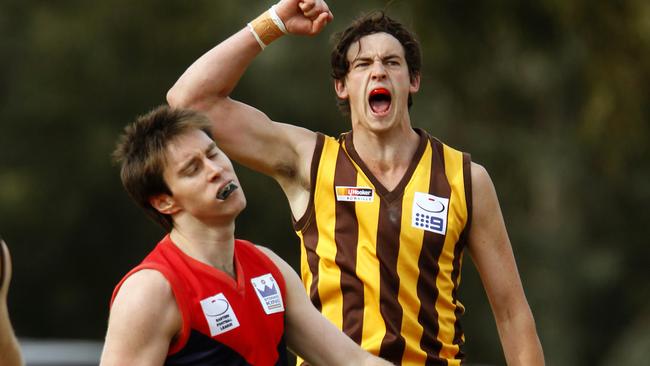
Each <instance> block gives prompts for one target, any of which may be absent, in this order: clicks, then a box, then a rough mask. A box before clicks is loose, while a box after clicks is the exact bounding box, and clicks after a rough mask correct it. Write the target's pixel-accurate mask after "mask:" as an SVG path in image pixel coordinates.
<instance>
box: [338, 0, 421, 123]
mask: <svg viewBox="0 0 650 366" xmlns="http://www.w3.org/2000/svg"><path fill="white" fill-rule="evenodd" d="M381 32H384V33H388V34H390V35H391V36H393V37H395V38H396V39H397V40H398V41H399V43H400V44H401V45H402V47H404V57H405V58H406V64H407V66H408V69H409V76H410V78H411V81H413V80H414V79H415V78H416V77H417V76H418V75H420V68H421V66H422V56H421V52H420V44H419V43H418V41H417V39H416V38H415V35H414V34H413V33H411V32H410V31H409V30H408V29H406V28H405V27H404V26H403V25H402V24H401V23H399V22H397V21H395V20H393V19H392V18H390V17H389V16H387V15H386V14H385V13H384V12H383V11H373V12H371V13H368V14H365V15H362V16H361V17H359V18H357V19H356V20H355V21H354V22H353V23H352V24H351V25H350V26H349V27H348V28H347V29H346V30H344V31H343V32H340V33H337V34H335V35H334V41H335V42H336V45H335V46H334V49H333V50H332V55H331V63H332V77H333V78H334V80H341V81H343V80H344V79H345V76H346V75H347V74H348V71H349V69H350V63H349V62H348V58H347V53H348V49H349V48H350V46H351V45H352V44H353V43H355V42H357V41H359V39H361V37H364V36H367V35H370V34H374V33H381ZM337 104H338V107H339V109H340V110H341V112H343V113H344V114H349V113H350V102H349V101H348V100H347V99H340V98H339V99H338V103H337ZM412 104H413V100H412V98H411V95H410V94H409V98H408V106H409V107H410V106H411V105H412Z"/></svg>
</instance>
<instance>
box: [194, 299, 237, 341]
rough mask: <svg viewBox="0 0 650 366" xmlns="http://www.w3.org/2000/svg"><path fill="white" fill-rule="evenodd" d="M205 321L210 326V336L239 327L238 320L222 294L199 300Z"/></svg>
mask: <svg viewBox="0 0 650 366" xmlns="http://www.w3.org/2000/svg"><path fill="white" fill-rule="evenodd" d="M201 308H202V309H203V315H205V320H207V321H208V325H209V326H210V335H211V336H216V335H217V334H221V333H225V332H227V331H230V330H233V329H235V328H237V327H238V326H239V320H237V316H235V312H234V311H233V309H232V307H231V306H230V302H228V299H226V297H225V296H224V295H223V293H219V294H216V295H214V296H210V297H206V298H205V299H203V300H201Z"/></svg>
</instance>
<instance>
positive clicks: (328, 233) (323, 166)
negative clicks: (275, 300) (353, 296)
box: [314, 139, 343, 329]
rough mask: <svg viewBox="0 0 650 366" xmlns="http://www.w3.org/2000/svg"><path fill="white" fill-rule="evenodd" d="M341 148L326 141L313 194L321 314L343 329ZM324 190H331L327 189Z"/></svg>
mask: <svg viewBox="0 0 650 366" xmlns="http://www.w3.org/2000/svg"><path fill="white" fill-rule="evenodd" d="M338 149H339V146H338V144H336V143H331V141H329V139H326V141H325V145H324V146H323V153H322V155H321V159H320V163H319V169H320V171H319V173H318V176H317V178H316V185H315V187H317V188H316V192H315V193H314V210H315V212H316V213H317V214H316V225H317V227H318V245H317V246H316V254H317V255H318V257H319V258H320V260H319V261H318V294H319V295H320V298H321V299H328V300H327V301H323V302H322V309H321V312H322V313H323V315H324V316H325V317H326V318H327V319H329V320H330V321H331V322H332V323H334V325H335V326H336V327H337V328H339V329H343V296H342V294H341V286H340V278H341V270H340V269H339V267H338V266H337V265H336V262H335V259H336V245H335V244H334V245H331V243H333V242H334V228H335V227H336V207H335V206H336V197H335V196H334V190H333V189H332V188H331V187H332V186H333V185H334V172H335V170H336V156H337V152H338ZM325 187H330V189H326V188H325Z"/></svg>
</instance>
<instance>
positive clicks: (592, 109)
mask: <svg viewBox="0 0 650 366" xmlns="http://www.w3.org/2000/svg"><path fill="white" fill-rule="evenodd" d="M329 4H330V7H331V9H332V11H333V13H334V15H335V19H334V21H333V23H332V24H330V25H329V26H328V28H327V29H326V30H325V31H324V33H323V34H321V35H318V36H316V37H313V38H296V37H287V38H286V39H282V40H280V41H278V42H276V43H274V44H273V45H272V46H271V47H269V48H267V50H265V51H264V53H263V55H262V56H261V57H260V58H258V59H257V60H256V61H255V62H254V63H253V65H252V67H251V68H250V70H249V72H248V73H247V74H246V75H245V77H244V79H243V80H242V81H241V83H240V85H239V87H238V88H237V89H236V91H235V97H236V98H238V99H241V100H244V101H246V102H248V103H249V104H252V105H254V106H256V107H258V108H260V109H262V110H264V111H266V112H267V114H268V115H270V116H271V117H272V118H273V119H275V120H282V121H287V122H293V123H296V124H299V125H303V126H306V127H308V128H311V129H313V130H319V131H322V132H325V133H329V134H333V135H336V134H338V133H339V132H342V131H344V130H347V129H349V122H348V121H347V120H346V119H345V118H344V117H342V116H340V115H339V113H338V111H337V109H336V107H335V101H334V100H335V98H334V93H333V89H332V82H331V80H330V78H329V50H330V45H331V44H330V41H329V36H330V35H331V34H332V33H333V32H335V31H339V30H342V29H343V28H344V27H345V26H346V25H347V24H348V23H349V22H350V21H351V20H352V18H353V17H355V16H356V15H358V14H360V13H361V12H364V11H368V10H371V9H378V8H379V9H384V8H385V9H387V10H388V13H389V14H390V15H392V16H394V17H396V18H398V19H400V20H401V21H402V22H404V23H405V24H407V25H408V26H409V27H410V28H412V29H413V30H415V32H416V33H417V34H418V36H419V39H420V41H421V43H422V48H423V56H424V64H423V80H422V87H421V91H420V92H419V93H418V94H417V95H416V96H415V98H414V102H415V104H414V106H413V108H412V120H413V121H414V124H415V125H416V126H419V127H423V128H425V129H427V130H428V131H430V132H431V133H432V134H434V135H436V136H437V137H439V138H440V139H442V140H443V141H445V142H447V143H448V144H450V145H452V146H454V147H456V148H458V149H461V150H464V151H469V152H471V153H472V156H473V159H474V160H475V161H477V162H479V163H480V164H482V165H484V166H485V167H486V168H487V169H488V171H489V172H490V173H491V176H492V179H493V181H494V182H495V185H496V188H497V192H498V194H499V197H500V201H501V205H502V210H503V213H504V216H505V218H506V222H507V226H508V229H509V233H510V237H511V240H512V242H513V247H514V251H515V255H516V257H517V260H518V264H519V269H520V272H521V276H522V280H523V282H524V286H525V289H526V293H527V296H528V300H529V302H530V304H531V307H532V309H533V312H534V314H535V318H536V321H537V326H538V330H539V334H540V337H541V340H542V343H543V346H544V350H545V354H546V358H547V363H548V364H549V365H620V364H642V363H644V362H647V360H648V359H649V358H650V351H649V350H650V307H648V305H647V304H648V301H649V300H650V281H648V279H649V278H650V277H649V272H650V271H649V268H650V265H649V264H650V263H649V258H650V252H649V249H648V248H649V246H648V244H649V240H648V238H649V237H650V230H649V229H648V228H649V226H650V225H649V224H650V215H649V214H648V211H649V210H648V207H647V206H648V204H650V169H649V164H648V158H650V154H649V151H648V150H649V146H650V118H649V117H650V98H649V96H650V90H649V89H650V88H649V85H650V3H649V2H647V1H644V0H618V1H597V2H594V1H587V0H574V1H560V0H540V1H536V2H521V1H514V0H492V1H461V0H436V1H425V0H411V1H392V2H390V4H389V3H387V2H385V1H377V0H358V1H343V0H332V1H330V2H329ZM269 5H270V3H267V2H266V1H264V2H260V1H205V0H188V1H175V0H169V1H152V0H142V1H137V2H133V1H125V0H112V1H92V2H91V1H79V0H60V1H42V0H41V1H38V0H32V1H28V2H26V1H17V0H4V1H2V2H1V3H0V52H1V54H2V57H0V233H1V234H2V236H3V237H4V238H5V240H6V241H7V242H8V244H9V245H10V248H11V250H12V254H13V257H14V262H15V266H14V267H15V268H14V272H15V274H14V280H13V283H12V288H11V293H10V311H11V313H12V320H13V322H14V325H15V327H16V331H17V334H18V335H19V337H24V338H91V339H98V340H99V339H101V338H102V337H103V334H104V332H105V327H106V320H107V319H106V318H107V314H108V301H109V298H110V294H111V291H112V288H113V286H114V285H115V284H116V282H117V281H118V280H119V278H120V277H121V276H122V275H123V274H124V273H125V272H126V271H127V270H128V269H130V268H131V267H132V266H134V265H135V264H137V263H138V262H139V261H140V260H141V259H142V257H143V256H144V255H145V254H146V253H147V252H148V251H149V250H150V249H151V248H152V247H153V245H154V243H155V242H156V241H157V240H158V239H159V237H160V236H161V235H162V231H161V230H159V229H158V228H157V227H156V226H155V225H154V224H153V223H152V222H150V221H148V220H147V219H146V218H145V216H144V215H143V214H142V213H141V212H139V211H138V209H137V208H136V206H135V205H134V204H132V203H131V202H130V201H129V199H128V197H127V195H126V194H125V193H124V191H123V190H122V188H121V185H120V182H119V178H118V173H117V169H116V167H114V166H112V165H111V162H110V158H109V155H110V152H111V151H112V148H113V144H114V142H115V140H116V137H117V135H118V134H119V133H120V131H121V129H122V128H123V126H124V125H125V124H126V123H128V122H130V121H131V120H132V119H133V118H134V117H135V116H136V115H138V114H141V113H144V112H146V111H147V110H149V109H150V108H152V107H154V106H156V105H158V104H162V103H164V102H165V100H164V96H165V92H166V91H167V89H168V88H169V87H170V86H171V85H172V84H173V83H174V81H175V80H176V78H177V77H178V76H179V75H180V74H181V73H182V72H183V71H184V69H185V68H186V67H187V66H188V65H189V64H190V63H191V62H192V61H193V60H194V59H195V58H196V57H198V56H199V55H200V54H202V53H203V52H204V51H206V50H207V49H209V48H210V47H212V46H213V45H215V44H216V43H218V42H219V41H220V40H222V39H224V38H225V37H227V36H228V35H230V34H231V33H233V32H234V31H236V30H238V29H240V28H241V27H243V26H244V25H245V22H246V21H248V20H250V19H252V18H253V17H254V16H256V15H257V14H258V13H259V12H261V11H263V10H264V9H266V8H267V7H268V6H269ZM238 168H239V170H238V172H239V175H240V178H241V180H242V184H243V186H244V189H245V191H246V193H247V197H248V200H249V206H248V208H247V210H246V212H245V213H244V214H242V216H241V217H240V219H239V220H238V227H237V231H238V235H239V236H240V237H244V238H247V239H250V240H252V241H254V242H257V243H259V244H264V245H267V246H270V247H272V248H273V249H274V250H275V251H276V252H278V253H280V254H281V255H282V256H284V257H285V258H287V259H288V260H289V262H290V263H291V264H293V265H294V266H297V264H298V256H299V249H298V240H297V238H296V237H295V235H294V234H293V232H292V230H291V226H290V214H289V208H288V205H287V204H286V202H285V200H284V198H283V194H282V192H281V191H280V189H279V188H278V187H277V185H276V184H275V183H274V182H273V181H272V180H270V179H269V178H266V177H263V176H261V175H259V174H257V173H254V172H251V171H249V170H247V169H244V168H241V167H238ZM461 288H462V294H461V296H462V300H463V302H464V303H465V305H467V308H468V311H467V313H466V316H465V320H464V326H465V330H466V333H467V334H466V340H467V351H468V353H469V360H470V361H471V362H476V363H491V364H504V361H503V357H502V352H501V349H500V345H499V341H498V336H497V333H496V330H495V326H494V321H493V319H492V315H491V312H490V309H489V305H488V304H487V301H486V299H485V295H484V292H483V290H482V286H481V284H480V280H479V279H478V276H477V275H476V272H475V270H474V268H473V265H472V264H471V260H469V257H468V258H466V261H465V268H464V272H463V285H462V286H461Z"/></svg>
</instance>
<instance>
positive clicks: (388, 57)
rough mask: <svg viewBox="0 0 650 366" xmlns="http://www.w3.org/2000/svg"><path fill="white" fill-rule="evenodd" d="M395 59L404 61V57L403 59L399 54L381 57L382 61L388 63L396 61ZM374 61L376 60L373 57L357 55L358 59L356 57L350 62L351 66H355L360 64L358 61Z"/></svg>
mask: <svg viewBox="0 0 650 366" xmlns="http://www.w3.org/2000/svg"><path fill="white" fill-rule="evenodd" d="M395 58H396V59H400V60H401V59H402V57H401V56H400V55H398V54H396V53H391V54H388V55H386V56H383V57H381V60H382V61H383V62H386V61H387V60H391V59H395ZM372 59H374V57H371V56H359V55H357V57H355V58H354V59H353V60H352V61H351V62H350V64H354V63H355V62H358V61H369V60H372Z"/></svg>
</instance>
